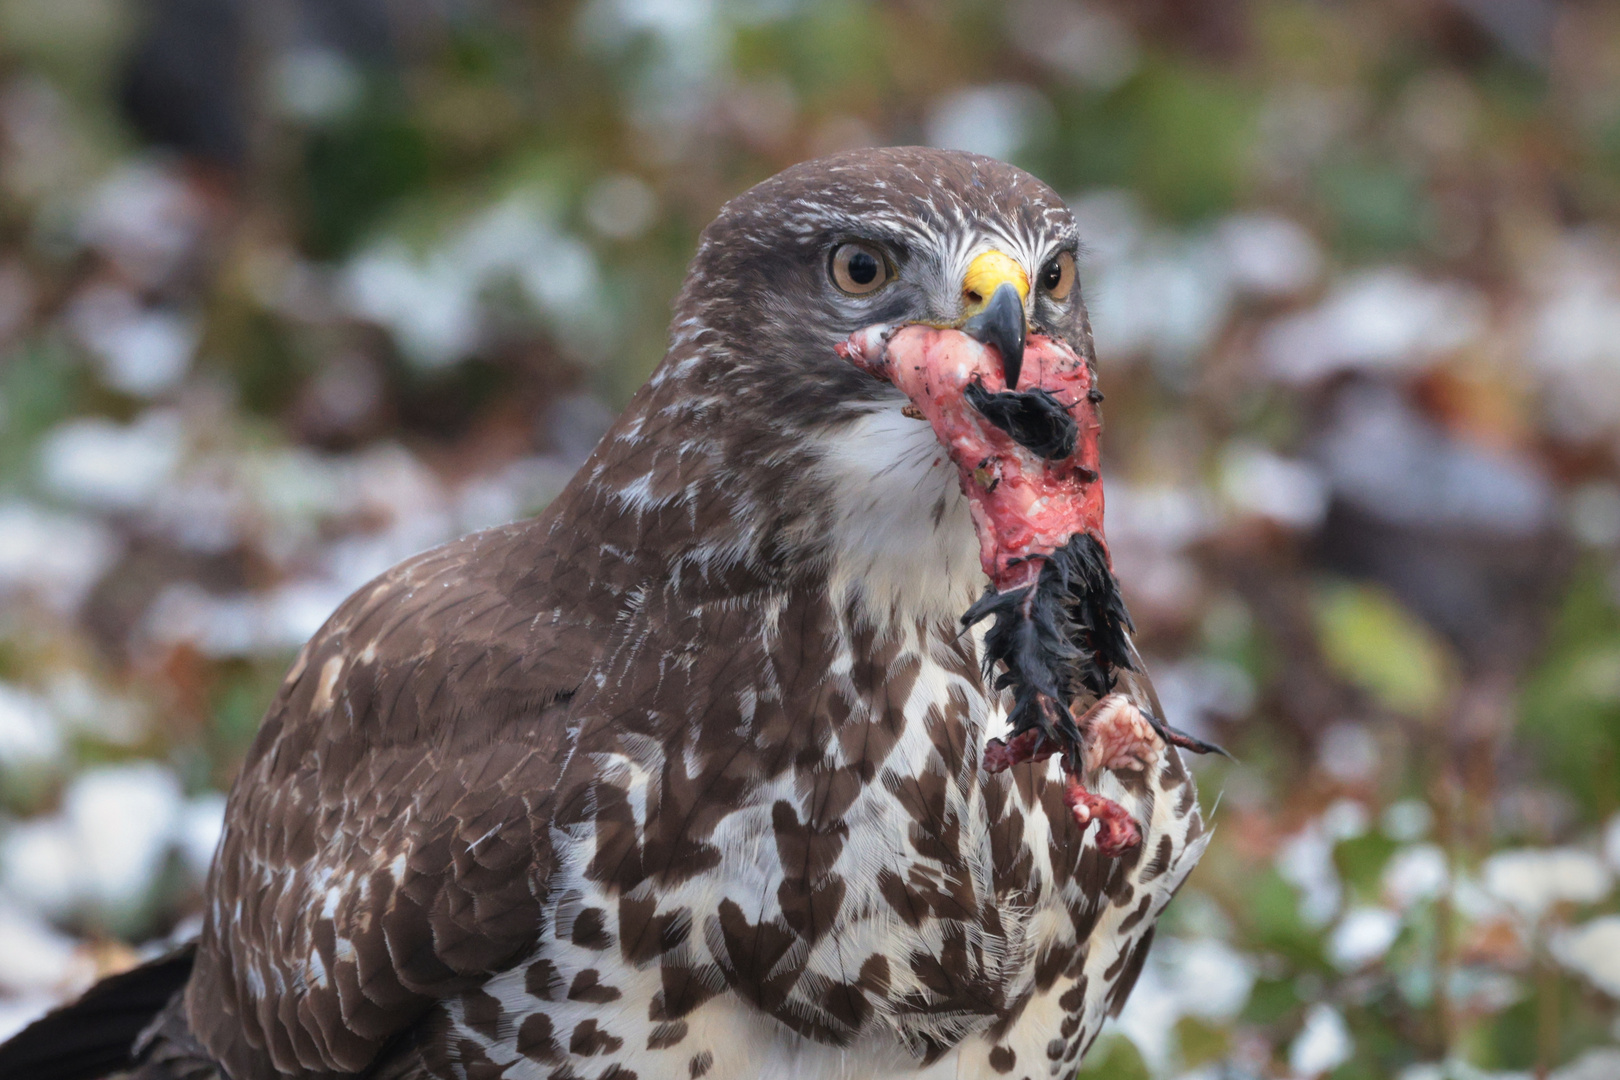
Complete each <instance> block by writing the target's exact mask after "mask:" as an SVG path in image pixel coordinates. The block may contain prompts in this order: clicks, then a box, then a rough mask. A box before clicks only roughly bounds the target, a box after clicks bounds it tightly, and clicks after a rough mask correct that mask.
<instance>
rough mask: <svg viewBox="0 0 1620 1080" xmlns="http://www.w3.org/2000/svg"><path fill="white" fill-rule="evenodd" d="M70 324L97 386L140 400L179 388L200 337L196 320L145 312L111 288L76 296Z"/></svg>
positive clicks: (160, 311)
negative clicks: (92, 364)
mask: <svg viewBox="0 0 1620 1080" xmlns="http://www.w3.org/2000/svg"><path fill="white" fill-rule="evenodd" d="M68 322H69V324H70V325H71V326H72V327H73V330H74V332H75V333H76V334H77V335H78V337H79V340H81V341H83V342H84V345H85V347H86V348H87V349H89V350H90V352H91V354H92V355H93V356H94V357H95V358H96V362H97V364H98V366H99V369H100V372H101V381H102V382H104V383H106V384H107V385H108V386H110V387H112V388H113V389H114V390H121V391H123V392H124V393H126V394H134V395H136V396H139V397H152V396H155V395H157V394H160V393H162V392H164V391H166V390H170V389H173V388H174V387H175V386H177V385H179V383H180V381H181V380H182V379H184V378H185V375H186V372H187V371H188V370H190V368H191V360H192V356H193V354H194V353H195V352H196V350H197V342H198V340H199V338H200V337H201V331H200V329H199V328H198V326H197V323H196V320H195V319H192V318H189V317H187V316H185V315H181V314H179V313H178V312H174V311H167V310H164V309H162V308H148V307H144V306H143V305H141V304H140V303H139V302H137V301H136V299H135V297H134V296H133V295H131V294H130V293H129V292H128V291H126V290H124V289H120V288H117V287H115V286H111V285H96V286H92V287H90V288H89V289H86V290H85V291H84V292H83V293H82V294H80V295H79V297H78V298H77V299H75V300H74V301H73V304H72V307H71V308H70V310H69V312H68Z"/></svg>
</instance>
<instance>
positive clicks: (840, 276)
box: [644, 148, 1133, 727]
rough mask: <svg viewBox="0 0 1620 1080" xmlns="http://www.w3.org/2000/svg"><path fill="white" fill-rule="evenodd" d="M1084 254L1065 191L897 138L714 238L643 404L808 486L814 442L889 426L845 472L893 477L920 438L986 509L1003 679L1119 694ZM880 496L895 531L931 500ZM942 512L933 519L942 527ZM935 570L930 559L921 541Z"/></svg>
mask: <svg viewBox="0 0 1620 1080" xmlns="http://www.w3.org/2000/svg"><path fill="white" fill-rule="evenodd" d="M1078 243H1079V237H1078V234H1077V229H1076V226H1075V222H1074V220H1073V217H1072V215H1071V214H1070V212H1069V210H1068V208H1067V207H1066V206H1065V205H1064V203H1063V201H1062V200H1061V199H1060V198H1059V197H1058V196H1057V195H1056V194H1055V193H1054V192H1053V191H1052V189H1051V188H1049V187H1048V186H1046V185H1045V184H1044V183H1042V182H1040V181H1039V180H1037V179H1035V178H1034V177H1032V176H1030V175H1029V174H1027V173H1025V172H1023V171H1022V170H1020V169H1017V168H1014V167H1013V166H1010V165H1007V164H1004V163H1002V162H999V161H995V160H992V159H989V158H985V157H981V156H978V155H974V154H967V153H959V152H951V151H941V150H932V149H923V148H888V149H877V150H862V151H853V152H849V153H845V154H840V155H836V156H833V157H830V158H824V159H820V160H817V161H811V162H806V163H804V164H801V165H798V166H795V167H793V168H791V169H788V170H786V171H785V172H783V173H780V174H779V175H777V176H775V177H773V178H771V179H770V180H767V181H765V182H764V183H761V184H759V185H758V186H756V187H754V188H752V189H751V190H749V191H747V192H745V193H744V194H742V195H740V196H738V197H737V198H736V199H734V200H732V201H731V202H730V203H728V204H727V205H726V207H725V208H724V209H723V210H722V211H721V213H720V215H719V217H718V218H717V219H716V220H715V222H714V223H713V224H712V225H710V227H709V228H708V229H707V230H706V231H705V233H704V236H703V240H702V243H701V245H700V247H699V251H698V254H697V256H696V258H695V259H694V261H693V264H692V269H691V273H690V275H689V277H688V279H687V283H686V286H685V288H684V289H683V291H682V294H681V299H680V301H679V302H678V305H677V311H676V318H675V321H674V324H673V327H672V338H673V340H672V346H671V352H670V355H669V356H668V357H667V358H666V360H665V361H664V364H663V366H662V367H661V368H660V369H659V371H658V372H656V373H655V374H654V376H653V379H652V382H651V383H650V384H649V385H650V389H649V394H651V395H652V398H651V399H649V401H648V402H647V404H646V405H645V406H644V408H650V407H652V404H653V399H662V398H665V397H668V398H669V401H670V404H669V405H668V406H667V407H666V408H665V409H664V413H663V414H666V415H667V414H670V413H671V410H678V409H680V408H689V405H687V406H683V405H681V404H679V402H687V403H690V402H692V401H694V400H696V401H700V402H702V403H703V406H702V414H701V415H702V420H703V423H704V425H705V430H706V432H707V436H708V438H709V439H711V440H712V442H711V444H710V445H723V446H725V447H729V449H728V450H723V451H717V452H719V453H722V454H724V455H726V456H728V457H732V458H733V459H735V460H738V461H741V460H742V459H745V458H751V459H752V461H753V463H754V464H755V465H756V466H758V467H759V469H764V468H768V467H770V466H769V464H768V463H778V464H780V463H783V462H791V463H794V464H793V465H792V466H790V467H789V468H787V469H784V470H782V471H781V472H779V473H778V474H777V477H776V482H778V483H781V484H784V485H788V486H790V487H791V486H794V485H796V484H797V483H798V478H797V477H796V476H795V475H793V473H794V470H795V469H797V468H801V467H802V469H803V471H804V472H805V473H806V474H817V470H816V469H815V467H814V466H815V462H814V461H813V460H808V459H804V458H796V457H795V454H796V453H797V452H798V449H797V448H802V447H807V446H820V447H826V446H828V445H832V444H833V443H834V442H836V439H833V438H830V437H829V436H830V435H837V434H838V433H842V432H846V431H848V430H850V429H851V428H852V427H853V426H856V425H858V424H859V423H861V422H863V421H870V419H871V418H872V417H874V416H881V417H884V418H885V421H884V424H882V425H878V426H876V427H874V426H873V425H871V424H870V423H868V425H867V427H866V428H865V429H863V430H864V431H865V432H866V434H867V435H868V436H870V435H871V433H872V432H873V431H878V432H881V433H882V434H883V436H884V438H879V439H874V438H871V437H867V438H866V439H865V441H863V442H861V443H860V444H859V447H858V449H853V450H852V449H850V446H851V444H850V443H849V442H848V441H847V440H846V442H845V443H844V445H843V448H842V449H841V450H840V451H839V452H838V453H839V455H841V456H840V458H839V460H840V461H841V462H843V463H844V465H846V466H848V465H849V460H850V458H851V457H852V456H857V457H861V456H864V458H865V460H864V461H859V462H856V465H855V468H854V470H853V471H846V473H845V474H841V475H853V472H858V471H859V470H861V469H865V470H867V472H862V473H860V475H861V476H862V477H863V478H864V477H866V476H868V475H870V476H872V477H877V476H879V475H880V474H883V473H885V471H887V473H888V474H889V475H891V476H892V475H893V474H895V472H896V470H895V469H893V468H891V466H892V465H893V464H894V462H893V461H892V460H886V459H893V458H898V457H900V456H903V455H905V454H911V455H912V456H913V457H914V458H915V457H916V456H917V455H916V453H915V451H916V449H917V448H918V447H919V446H920V448H921V452H922V455H923V461H924V463H925V465H926V464H927V463H928V462H929V459H931V461H932V464H934V465H936V466H938V465H940V464H941V463H942V461H943V460H944V459H948V460H949V462H950V463H951V465H954V470H951V469H950V468H949V467H948V466H946V467H945V470H946V472H947V473H949V472H954V474H955V476H954V479H955V480H956V481H957V482H956V483H955V484H952V485H951V486H952V487H953V488H959V492H960V494H959V495H958V494H957V493H956V492H954V491H953V492H951V498H952V499H953V500H954V501H955V504H956V505H958V506H960V505H962V504H963V503H964V502H965V504H966V508H967V510H968V513H967V514H964V515H960V516H961V517H962V518H970V519H971V522H972V527H973V531H974V532H976V534H977V540H978V544H977V547H978V555H979V560H978V561H979V562H980V563H981V565H982V569H983V571H984V573H985V575H987V576H988V577H989V579H990V585H989V589H988V591H987V592H986V596H985V597H984V599H982V600H981V601H980V602H979V603H978V604H975V605H973V610H972V611H970V612H969V613H968V618H970V619H979V618H984V617H987V616H989V615H991V614H995V615H996V617H997V625H996V628H994V629H992V631H991V633H990V635H989V640H990V647H989V652H990V654H991V656H992V658H993V659H998V660H1001V661H1003V662H1004V663H1005V667H1006V672H1007V675H1004V679H1003V685H1009V686H1011V687H1013V688H1014V690H1015V691H1017V692H1018V693H1019V695H1020V697H1021V698H1023V697H1026V696H1030V695H1033V696H1034V697H1041V696H1044V697H1046V698H1055V699H1057V700H1058V701H1059V702H1067V701H1069V700H1072V699H1073V698H1074V697H1076V696H1078V695H1080V694H1081V693H1084V692H1086V691H1090V692H1091V693H1093V694H1099V695H1100V694H1101V693H1104V692H1107V691H1108V690H1111V689H1112V688H1113V685H1114V682H1115V680H1116V677H1117V675H1116V673H1119V672H1123V671H1125V670H1126V669H1129V668H1130V667H1131V666H1132V661H1131V657H1132V655H1133V652H1132V649H1131V646H1130V643H1129V620H1128V617H1127V616H1126V614H1125V610H1124V606H1123V604H1122V603H1121V602H1120V599H1119V594H1118V588H1117V584H1116V583H1115V579H1114V575H1113V572H1112V569H1111V566H1110V560H1109V557H1108V553H1107V548H1106V545H1105V542H1104V540H1103V527H1102V526H1103V521H1102V513H1103V501H1102V485H1101V481H1100V479H1099V477H1098V473H1097V432H1098V427H1099V423H1098V418H1097V403H1098V402H1099V401H1100V400H1101V395H1100V394H1099V393H1097V391H1096V388H1095V382H1094V378H1095V372H1094V363H1093V352H1092V342H1091V331H1090V326H1089V324H1088V321H1087V317H1086V310H1085V307H1084V304H1083V302H1082V298H1081V290H1080V288H1079V287H1078V285H1077V283H1076V280H1075V255H1076V251H1077V248H1078ZM874 376H876V378H874ZM689 415H697V414H692V413H689ZM901 416H904V417H906V418H907V419H906V420H900V419H899V417H901ZM925 425H926V426H925ZM930 430H931V434H932V436H933V438H932V439H929V438H928V434H929V432H930ZM884 439H887V440H888V442H887V443H885V441H884ZM919 439H921V440H922V442H921V443H919V441H918V440H919ZM757 471H758V469H756V472H757ZM934 472H935V476H937V475H938V473H939V469H937V468H936V469H935V470H934ZM819 475H822V476H825V475H826V472H825V470H823V471H821V472H820V473H819ZM872 490H874V491H876V490H878V486H877V485H876V484H875V483H874V485H872ZM894 490H895V492H896V495H897V496H903V495H904V492H903V491H899V490H898V488H895V489H894ZM803 491H804V489H802V488H797V489H796V491H795V492H792V493H790V492H787V491H782V492H779V493H778V494H779V495H787V497H788V498H790V499H791V498H793V497H794V495H795V494H797V493H801V492H803ZM814 498H815V496H814V493H811V494H809V495H808V496H806V498H805V502H806V503H813V502H814ZM828 498H829V501H836V499H837V498H838V495H837V493H836V492H834V493H832V494H831V495H830V496H829V497H828ZM863 498H865V497H864V496H863ZM777 501H780V499H778V500H777ZM863 505H869V507H870V509H871V511H872V513H871V516H869V517H868V518H867V519H866V523H865V525H864V526H862V527H864V528H866V529H868V530H870V531H871V532H872V533H873V534H878V533H880V532H881V533H883V534H884V535H885V536H887V535H899V531H898V530H897V529H895V528H893V527H891V526H890V525H889V524H888V523H886V522H885V521H884V520H883V515H884V514H885V513H887V514H889V515H891V516H893V515H901V514H905V513H907V512H910V511H912V510H915V509H916V507H917V505H918V504H916V503H912V502H907V501H906V500H905V499H904V498H903V497H897V498H896V499H895V500H893V502H892V505H887V506H885V505H883V500H882V499H880V498H876V497H872V498H866V502H865V503H864V504H863ZM919 516H923V515H919ZM943 516H948V514H946V513H945V511H944V510H942V509H935V510H934V512H933V519H934V523H935V525H936V526H938V524H939V522H940V521H941V520H942V517H943ZM827 531H828V532H829V533H830V532H836V529H829V530H827ZM874 542H876V541H874ZM907 557H908V553H906V552H900V553H899V555H898V558H899V559H901V560H902V561H903V560H904V559H905V558H907ZM913 558H914V561H916V562H918V563H922V562H926V560H927V556H926V553H925V552H924V551H923V550H921V548H919V549H918V550H917V552H916V554H915V556H913ZM890 561H891V562H892V561H894V560H893V559H891V560H890ZM867 565H868V566H871V567H875V566H876V561H875V560H874V561H873V562H871V563H868V564H867ZM919 570H920V572H921V573H924V574H926V573H928V572H929V568H928V567H919ZM877 572H878V571H876V570H873V571H872V573H873V574H876V573H877ZM979 581H980V582H981V583H982V582H983V581H984V579H983V578H979ZM981 588H982V585H981ZM997 603H999V604H1000V605H1001V607H1000V608H998V607H996V606H995V605H996V604H997ZM966 606H967V604H966V603H963V604H962V606H959V607H957V608H956V609H955V612H954V614H956V615H960V614H961V613H962V610H963V607H966ZM1003 609H1005V610H1003ZM998 641H999V642H1000V643H1001V644H1000V646H999V647H998V645H997V642H998ZM1025 669H1027V670H1025ZM1026 691H1027V693H1026ZM1034 697H1032V698H1031V701H1030V702H1029V703H1026V704H1028V708H1025V709H1023V710H1022V711H1023V712H1024V713H1025V714H1026V722H1025V725H1024V726H1026V727H1027V726H1028V722H1032V721H1028V716H1029V715H1033V714H1032V713H1031V710H1033V709H1035V708H1036V704H1037V703H1035V702H1034ZM1060 711H1062V710H1061V709H1060ZM1048 712H1050V710H1048ZM1064 715H1066V712H1065V714H1064ZM1043 726H1045V725H1044V724H1043Z"/></svg>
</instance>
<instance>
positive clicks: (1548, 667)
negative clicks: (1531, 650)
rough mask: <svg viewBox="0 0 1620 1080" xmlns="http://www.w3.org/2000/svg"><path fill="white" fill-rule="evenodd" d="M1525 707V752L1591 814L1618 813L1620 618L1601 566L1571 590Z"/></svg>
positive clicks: (1581, 575) (1578, 578)
mask: <svg viewBox="0 0 1620 1080" xmlns="http://www.w3.org/2000/svg"><path fill="white" fill-rule="evenodd" d="M1520 701H1521V717H1522V719H1521V723H1520V730H1521V731H1522V733H1523V736H1524V741H1525V744H1526V746H1527V747H1529V749H1530V751H1531V753H1533V754H1534V755H1535V756H1536V758H1537V759H1538V760H1539V761H1540V762H1541V763H1542V764H1543V766H1544V767H1545V768H1546V769H1547V770H1548V772H1549V775H1550V776H1552V777H1555V778H1556V780H1557V782H1558V783H1559V785H1560V786H1561V787H1562V788H1563V789H1564V790H1566V791H1568V792H1569V793H1570V794H1571V795H1574V796H1576V797H1577V798H1579V799H1580V800H1581V801H1582V802H1583V803H1584V804H1585V805H1586V806H1587V807H1588V808H1589V810H1590V811H1592V812H1594V813H1600V814H1601V813H1608V812H1612V811H1613V810H1614V809H1615V808H1616V807H1617V806H1620V610H1617V608H1616V605H1615V603H1614V600H1613V595H1612V592H1611V586H1610V584H1609V580H1608V578H1607V577H1606V575H1605V573H1604V571H1602V570H1601V569H1600V568H1599V567H1598V566H1596V565H1588V566H1586V567H1585V568H1584V569H1583V570H1581V571H1580V572H1579V573H1577V574H1576V575H1575V576H1574V578H1573V579H1572V581H1571V582H1570V585H1569V589H1568V591H1567V592H1566V593H1565V595H1564V600H1563V604H1562V606H1561V609H1560V611H1559V612H1558V615H1557V618H1556V620H1555V622H1554V625H1553V630H1552V633H1551V635H1550V637H1549V640H1548V644H1547V649H1546V653H1545V655H1544V657H1543V659H1542V661H1541V663H1540V665H1539V666H1538V668H1537V669H1536V670H1535V672H1534V673H1533V674H1532V675H1531V676H1530V678H1529V679H1528V680H1527V681H1526V683H1525V689H1524V694H1523V696H1522V698H1521V699H1520Z"/></svg>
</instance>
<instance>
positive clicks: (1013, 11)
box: [1007, 0, 1139, 90]
mask: <svg viewBox="0 0 1620 1080" xmlns="http://www.w3.org/2000/svg"><path fill="white" fill-rule="evenodd" d="M1007 14H1008V30H1009V31H1010V33H1011V37H1012V40H1013V42H1014V44H1016V45H1017V46H1018V48H1020V49H1022V50H1023V51H1024V52H1026V53H1028V54H1029V55H1030V56H1033V57H1035V58H1036V59H1037V60H1040V61H1041V62H1042V63H1044V64H1046V65H1047V66H1048V67H1050V68H1051V69H1052V70H1054V71H1056V72H1058V73H1060V74H1062V75H1067V76H1068V77H1069V78H1071V79H1073V80H1074V81H1075V82H1077V83H1079V84H1080V85H1082V86H1086V87H1090V88H1092V89H1095V90H1112V89H1113V88H1114V87H1116V86H1118V85H1119V84H1120V83H1122V82H1124V81H1125V80H1126V79H1128V78H1130V76H1131V73H1132V72H1133V71H1135V70H1136V66H1137V62H1138V59H1139V49H1138V48H1137V44H1136V35H1135V34H1134V33H1133V32H1132V30H1131V27H1130V24H1128V23H1127V22H1126V21H1125V20H1124V19H1122V18H1120V17H1119V16H1118V15H1116V14H1114V13H1113V12H1112V11H1110V10H1108V9H1107V8H1106V7H1104V6H1102V5H1101V4H1094V3H1084V2H1079V3H1076V2H1073V0H1069V2H1065V0H1022V2H1021V3H1017V4H1014V5H1012V6H1011V7H1010V8H1009V9H1008V12H1007Z"/></svg>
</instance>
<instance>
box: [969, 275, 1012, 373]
mask: <svg viewBox="0 0 1620 1080" xmlns="http://www.w3.org/2000/svg"><path fill="white" fill-rule="evenodd" d="M962 329H963V330H964V331H965V332H966V333H967V334H968V336H969V337H972V338H973V339H975V340H976V341H981V342H983V343H984V344H986V345H994V346H995V347H996V351H998V352H999V353H1001V369H1002V373H1003V374H1004V375H1005V376H1006V380H1007V389H1009V390H1016V389H1018V375H1019V372H1020V371H1021V370H1022V368H1023V366H1024V298H1023V297H1021V296H1019V295H1018V288H1017V286H1015V285H1013V284H1012V283H1011V282H1003V283H1002V284H1000V285H998V286H996V291H995V294H994V295H993V296H991V297H990V302H989V303H988V304H986V305H985V307H984V310H983V311H981V312H979V313H978V314H977V315H975V316H973V318H971V319H969V320H968V321H967V322H966V323H963V324H962Z"/></svg>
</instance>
